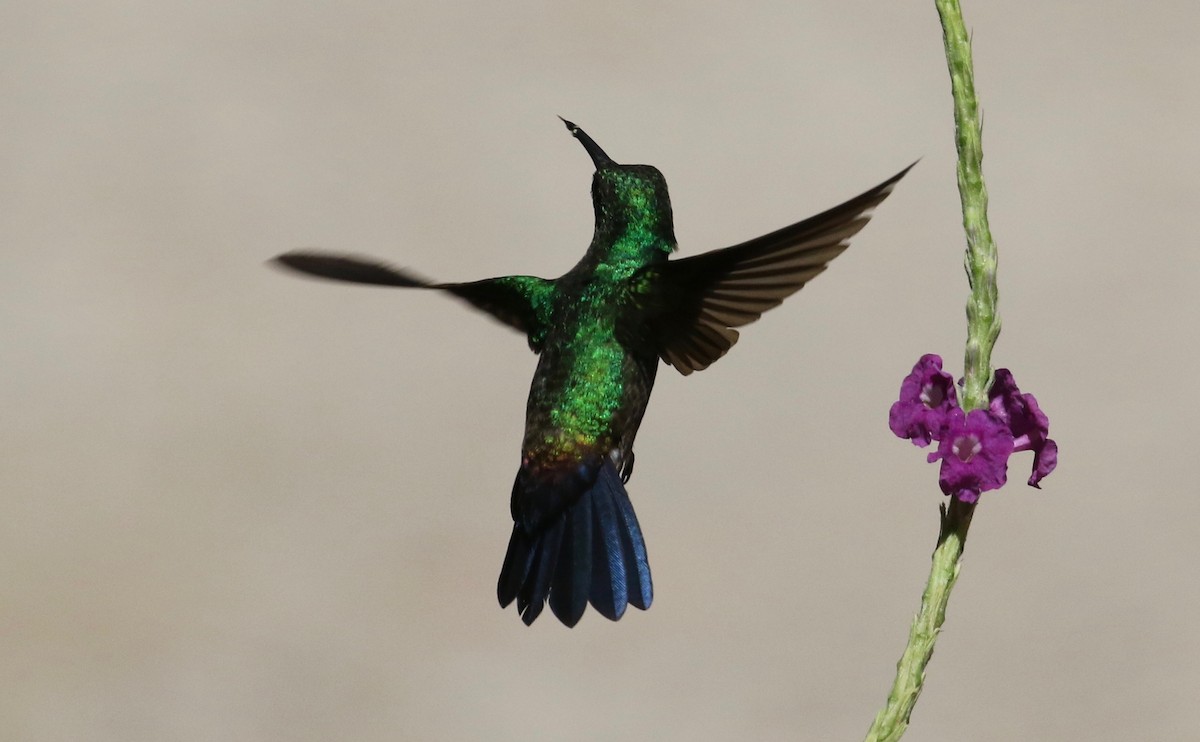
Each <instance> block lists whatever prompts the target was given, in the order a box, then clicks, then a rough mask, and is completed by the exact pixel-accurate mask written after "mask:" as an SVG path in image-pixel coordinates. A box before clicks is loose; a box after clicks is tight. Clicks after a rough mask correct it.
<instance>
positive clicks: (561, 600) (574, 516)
mask: <svg viewBox="0 0 1200 742" xmlns="http://www.w3.org/2000/svg"><path fill="white" fill-rule="evenodd" d="M587 473H588V474H590V475H591V476H585V477H583V478H582V479H581V478H579V477H569V478H557V479H553V480H551V481H549V482H545V483H543V482H540V481H538V480H537V478H535V477H534V476H532V475H531V474H529V473H528V472H526V471H525V470H522V471H521V472H520V473H518V475H517V481H516V484H515V485H514V488H513V518H514V520H515V521H516V523H514V524H513V532H512V537H511V539H510V540H509V544H508V552H507V554H506V555H505V558H504V566H503V567H501V570H500V579H499V582H498V584H497V595H498V597H499V599H500V605H501V606H503V607H507V606H508V604H509V603H511V602H513V600H514V599H515V600H516V601H517V611H518V612H519V613H520V614H521V618H522V620H523V621H524V622H525V623H526V624H532V623H533V621H534V620H535V619H536V618H537V617H538V616H539V615H540V614H541V612H542V609H543V608H544V606H545V604H546V601H547V600H549V603H550V610H551V611H553V613H554V615H555V616H557V617H558V619H559V620H560V621H562V622H563V623H564V624H566V625H567V626H574V625H575V624H576V623H577V622H578V621H579V619H580V617H581V616H582V615H583V613H584V610H585V609H586V608H587V604H588V603H589V602H590V603H591V604H592V606H593V607H595V608H596V610H597V611H598V612H599V613H600V614H601V615H603V616H604V617H606V618H608V619H610V620H613V621H615V620H617V619H619V618H620V617H621V616H622V615H624V613H625V609H626V607H627V606H628V605H633V606H635V607H637V608H640V609H643V610H645V609H646V608H649V607H650V603H651V601H652V600H653V587H652V584H651V581H650V565H649V563H648V562H647V560H646V544H645V542H644V541H643V539H642V532H641V528H640V527H639V526H638V522H637V516H636V515H635V514H634V512H633V504H632V503H630V501H629V495H628V493H626V491H625V487H624V485H623V484H622V483H621V476H620V474H619V473H618V472H617V469H616V467H615V466H614V465H613V463H612V461H611V460H610V459H609V458H608V457H604V458H603V459H602V460H601V462H600V464H599V466H598V467H596V468H595V469H592V470H590V471H588V472H587ZM564 484H566V485H568V486H564ZM569 485H574V486H569ZM551 488H553V489H551ZM564 489H565V490H566V491H563V490H564ZM572 489H575V490H576V491H577V492H578V494H574V493H572V492H571V490H572ZM580 489H581V490H582V491H581V492H579V491H578V490H580ZM555 500H557V501H558V502H563V501H565V502H567V503H569V504H567V505H566V506H565V507H561V506H560V508H559V509H558V510H557V511H554V510H549V509H543V508H544V506H545V504H546V503H548V502H553V501H555ZM524 503H528V504H529V505H531V506H532V507H524V506H523V504H524ZM530 510H536V511H538V512H537V516H536V517H533V518H530V517H526V516H527V515H528V513H527V511H530Z"/></svg>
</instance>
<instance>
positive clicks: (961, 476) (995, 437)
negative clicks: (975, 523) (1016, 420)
mask: <svg viewBox="0 0 1200 742" xmlns="http://www.w3.org/2000/svg"><path fill="white" fill-rule="evenodd" d="M1012 452H1013V436H1012V433H1010V432H1009V430H1008V426H1007V425H1005V424H1004V422H1003V421H1001V420H999V419H998V418H996V416H994V415H992V414H991V413H989V412H988V411H987V410H972V411H971V412H970V413H963V411H962V410H961V409H958V408H955V409H954V410H951V411H950V414H949V415H947V417H946V426H945V428H943V430H942V435H941V439H940V443H939V445H938V450H937V451H935V452H934V453H931V454H929V462H930V463H933V462H934V461H937V460H938V459H941V460H942V468H941V471H940V472H939V473H938V484H940V485H941V487H942V492H944V493H946V494H947V495H950V496H951V497H956V498H958V499H959V500H962V501H963V502H976V501H977V500H978V499H979V495H980V493H982V492H987V491H988V490H994V489H999V488H1000V487H1002V486H1004V482H1005V481H1006V480H1007V478H1008V457H1009V455H1010V454H1011V453H1012Z"/></svg>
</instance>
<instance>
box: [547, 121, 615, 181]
mask: <svg viewBox="0 0 1200 742" xmlns="http://www.w3.org/2000/svg"><path fill="white" fill-rule="evenodd" d="M558 118H559V119H560V120H561V121H562V122H563V123H564V124H566V125H567V131H569V132H571V136H573V137H575V138H576V139H578V140H579V143H580V144H582V145H583V148H584V149H586V150H587V153H588V154H589V155H590V156H591V158H592V162H594V163H595V164H596V169H597V170H603V169H604V168H606V167H611V166H613V165H616V164H617V163H615V162H613V161H612V158H611V157H609V156H608V155H606V154H604V150H602V149H600V145H599V144H596V140H594V139H592V138H591V137H589V136H588V135H587V132H585V131H584V130H583V129H580V128H579V127H578V126H576V125H575V124H573V123H571V122H570V121H567V120H566V119H564V118H563V117H562V116H559V117H558Z"/></svg>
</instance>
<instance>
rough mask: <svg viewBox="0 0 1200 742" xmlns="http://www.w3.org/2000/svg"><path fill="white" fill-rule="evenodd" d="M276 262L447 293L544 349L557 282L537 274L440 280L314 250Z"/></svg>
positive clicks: (334, 276)
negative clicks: (467, 281)
mask: <svg viewBox="0 0 1200 742" xmlns="http://www.w3.org/2000/svg"><path fill="white" fill-rule="evenodd" d="M274 262H276V263H278V264H279V265H282V266H284V267H286V268H290V269H291V270H294V271H298V272H300V273H304V274H306V275H309V276H317V277H319V278H327V279H331V280H334V281H346V282H349V283H363V284H368V285H372V286H399V287H402V288H417V289H437V290H439V291H446V292H448V293H451V294H453V295H454V296H457V297H458V298H460V299H462V300H464V301H466V302H467V303H469V304H470V305H471V306H473V307H475V308H476V309H479V310H481V311H484V312H487V313H488V314H490V315H491V316H493V317H495V318H496V319H498V320H500V321H501V322H503V323H504V324H506V325H508V326H509V327H512V328H514V329H516V330H519V331H521V332H523V333H525V335H526V337H527V338H528V339H529V347H531V348H533V350H535V351H538V350H540V348H541V343H542V340H543V339H544V337H545V333H546V330H547V328H548V326H549V314H550V310H551V307H550V302H551V298H552V294H553V291H554V282H553V281H548V280H546V279H544V278H537V277H536V276H501V277H500V278H488V279H484V280H482V281H472V282H470V283H436V282H433V281H430V280H428V279H426V278H423V277H421V276H418V275H416V274H415V273H411V272H409V271H405V270H401V269H399V268H393V267H392V266H390V265H387V264H386V263H383V262H380V261H377V260H373V259H371V258H360V257H357V256H353V255H337V254H332V253H322V252H310V251H296V252H289V253H284V254H283V255H280V256H279V257H277V258H275V259H274Z"/></svg>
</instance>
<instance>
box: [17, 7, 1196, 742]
mask: <svg viewBox="0 0 1200 742" xmlns="http://www.w3.org/2000/svg"><path fill="white" fill-rule="evenodd" d="M643 6H644V4H642V3H632V2H607V3H592V4H589V5H587V6H580V7H571V6H569V5H567V4H562V3H548V2H547V3H539V2H521V3H471V4H456V3H413V2H398V3H383V2H376V3H340V2H339V3H333V2H330V3H285V2H270V1H261V2H253V1H251V2H246V1H245V0H239V1H238V2H207V3H183V2H90V3H82V2H38V3H15V2H10V3H4V4H3V5H2V6H0V131H2V132H3V135H2V137H0V173H2V174H3V175H2V177H0V209H2V220H0V245H2V249H3V269H2V270H0V354H2V358H3V364H2V370H0V450H2V451H3V462H2V464H0V506H2V508H3V510H2V515H0V590H2V600H0V738H3V739H6V740H8V739H11V740H114V741H117V740H121V741H127V740H329V739H353V740H385V739H386V740H396V739H400V740H409V739H411V740H470V739H481V740H482V739H486V740H518V739H519V740H562V739H568V738H570V739H578V740H610V739H616V738H623V739H646V740H650V739H658V740H732V739H756V740H785V739H786V740H794V739H812V740H824V739H830V740H832V739H855V738H859V737H861V735H862V733H863V731H864V730H865V729H866V727H867V725H868V723H869V721H870V719H871V718H872V716H873V715H874V713H875V712H876V710H877V709H878V707H879V705H880V704H881V703H882V701H883V700H884V696H885V694H886V691H887V688H888V686H889V684H890V682H891V678H892V672H893V665H894V663H895V661H896V659H897V657H898V656H899V653H900V650H901V648H902V646H903V643H904V640H905V636H906V632H907V627H908V622H909V619H910V617H911V615H912V614H913V612H914V610H915V609H916V607H917V602H918V598H919V594H920V590H921V587H922V585H923V582H924V579H925V576H926V572H927V565H928V558H929V553H930V550H931V549H932V546H933V542H934V538H935V534H936V528H937V506H938V504H939V502H940V501H941V500H942V498H941V495H940V493H939V492H938V491H937V487H936V474H937V470H936V467H934V466H929V465H926V464H925V463H923V456H924V453H925V452H924V451H919V450H917V449H914V448H913V447H912V446H911V445H909V444H908V443H906V442H902V441H899V440H897V439H895V438H893V437H892V436H891V434H890V433H889V432H888V430H887V427H886V417H887V410H888V406H889V405H890V404H891V402H892V400H893V399H894V397H895V394H896V391H897V389H898V388H899V384H900V380H901V378H902V377H903V375H904V374H905V373H907V371H908V370H909V368H910V366H911V365H912V363H913V362H914V361H915V360H916V358H917V357H918V356H919V355H920V354H921V353H925V352H940V353H941V354H942V355H944V356H945V357H946V358H947V365H948V367H949V368H950V369H951V370H952V371H953V372H954V373H959V372H960V370H961V361H960V357H961V352H962V351H961V348H962V342H963V337H964V322H963V308H962V307H963V302H964V298H965V291H966V288H965V286H966V282H965V280H964V278H963V276H962V272H961V267H960V263H961V250H962V244H963V237H962V234H961V227H960V224H959V221H960V218H959V214H958V203H957V194H956V190H955V184H954V169H953V157H954V152H953V142H952V121H951V116H950V98H949V85H948V80H947V74H946V70H945V68H944V61H943V57H942V49H941V34H940V29H939V27H938V25H937V20H936V14H935V12H934V8H933V6H932V3H929V2H919V3H892V2H871V3H867V2H858V3H846V2H832V1H828V0H820V1H817V0H814V1H811V2H804V3H794V2H793V3H770V4H766V3H764V4H759V5H753V6H747V5H742V4H737V5H735V4H729V5H727V6H717V5H715V4H709V5H704V4H697V3H683V2H677V3H669V4H658V5H654V6H650V7H643ZM966 13H967V16H968V21H969V23H970V25H971V26H972V27H973V29H974V31H975V41H976V44H975V51H976V63H977V67H978V84H979V88H980V91H981V95H982V96H983V101H984V107H985V109H986V129H985V148H986V152H987V163H986V166H987V169H986V173H987V176H988V184H989V186H990V190H991V195H992V210H991V215H992V223H993V227H994V229H995V233H996V237H997V240H998V242H999V245H1000V250H1001V271H1000V280H1001V293H1002V306H1001V309H1002V312H1003V318H1004V323H1005V324H1004V328H1005V329H1004V334H1003V335H1002V337H1001V340H1000V344H999V346H998V348H997V352H996V356H995V360H996V364H997V365H999V366H1007V367H1010V368H1012V369H1014V371H1015V373H1016V377H1017V380H1018V382H1019V383H1020V384H1021V386H1022V387H1023V388H1024V389H1025V390H1026V391H1032V392H1034V393H1035V394H1036V395H1037V396H1038V398H1039V399H1040V400H1041V402H1042V404H1043V407H1044V408H1045V409H1046V410H1047V411H1048V412H1049V413H1050V415H1051V417H1052V419H1053V428H1052V432H1053V434H1054V437H1055V438H1057V439H1058V440H1059V442H1060V443H1061V446H1062V462H1061V468H1060V470H1059V471H1058V472H1056V473H1055V474H1054V475H1053V476H1052V477H1051V478H1050V479H1048V480H1047V481H1046V483H1045V489H1044V490H1043V491H1042V492H1037V491H1035V490H1032V489H1030V488H1028V487H1025V486H1024V484H1023V483H1022V482H1023V479H1024V477H1025V476H1026V473H1027V471H1028V467H1029V462H1030V458H1029V454H1023V455H1020V456H1018V457H1017V458H1016V459H1014V463H1013V465H1014V469H1013V477H1012V479H1013V483H1012V484H1010V486H1009V487H1008V488H1006V489H1005V490H1003V491H1002V492H999V493H994V494H991V495H988V496H986V500H985V502H984V505H983V507H982V508H981V510H980V512H979V513H978V515H977V517H976V520H975V526H974V529H973V531H972V535H971V541H970V544H969V545H968V550H967V559H966V563H965V566H964V569H963V575H962V579H961V581H960V583H959V588H958V590H957V591H956V593H955V595H954V599H953V601H952V603H951V606H950V613H949V620H948V624H947V629H946V631H945V632H944V634H943V637H942V641H941V643H940V644H939V647H938V652H937V656H936V657H935V659H934V662H933V664H932V666H931V669H930V673H929V682H928V685H927V687H926V691H925V694H924V696H923V698H922V702H921V704H920V705H919V706H918V708H917V711H916V714H915V717H914V720H913V721H914V726H913V728H912V731H911V734H910V737H909V738H910V739H913V740H961V739H969V740H1011V739H1034V740H1059V739H1104V740H1127V739H1183V738H1188V737H1189V736H1190V735H1192V734H1195V730H1196V727H1195V721H1194V720H1195V711H1196V702H1197V700H1198V699H1200V664H1198V663H1197V656H1198V651H1200V628H1198V627H1197V617H1196V613H1197V611H1198V609H1200V589H1198V587H1197V577H1196V569H1197V563H1198V562H1200V546H1197V542H1198V539H1197V534H1196V531H1197V526H1198V525H1200V501H1198V498H1197V485H1196V482H1195V474H1194V471H1195V463H1194V460H1195V458H1196V454H1195V451H1194V449H1195V441H1194V439H1192V437H1191V435H1192V434H1193V433H1194V432H1195V431H1196V429H1197V425H1196V418H1197V413H1200V404H1198V403H1197V401H1196V394H1195V391H1194V386H1195V378H1194V374H1195V369H1196V368H1197V365H1198V364H1200V353H1198V352H1197V350H1196V332H1195V329H1194V328H1195V321H1196V319H1197V316H1196V315H1197V311H1196V302H1195V300H1194V299H1193V292H1194V291H1195V286H1196V283H1197V279H1198V278H1200V258H1198V257H1197V255H1198V254H1200V253H1198V251H1197V246H1196V238H1195V228H1194V219H1195V210H1196V207H1197V204H1198V203H1200V190H1198V186H1197V178H1196V172H1197V167H1198V166H1200V147H1198V145H1197V137H1196V121H1197V119H1198V118H1200V93H1198V86H1197V84H1196V80H1197V76H1198V74H1200V54H1198V53H1197V51H1196V45H1195V38H1194V37H1195V31H1196V29H1197V27H1198V24H1200V5H1197V4H1196V3H1195V2H1192V1H1191V0H1188V1H1186V2H1185V1H1182V0H1181V1H1179V2H1165V3H1156V4H1152V5H1145V6H1138V7H1134V6H1130V5H1129V4H1127V3H1116V2H1088V3H1068V2H1057V3H1043V2H1014V3H985V2H971V3H969V4H968V7H967V8H966ZM555 114H562V115H564V116H567V117H569V118H572V119H574V120H575V121H577V122H579V123H580V124H581V125H582V126H584V127H585V128H586V129H587V130H588V131H589V132H590V133H591V134H593V135H594V136H595V137H596V139H597V140H598V141H599V142H600V143H601V144H602V145H603V146H604V147H605V148H606V149H607V150H608V152H609V153H610V154H611V155H612V156H613V157H614V158H615V159H617V160H618V161H623V162H646V163H651V164H654V165H657V166H658V167H659V168H661V169H662V171H663V172H664V173H665V174H666V176H667V178H668V180H669V182H670V184H671V187H672V197H673V200H674V205H675V215H676V224H677V233H678V237H679V241H680V245H681V253H682V254H684V255H690V254H695V253H697V252H699V251H702V250H707V249H711V248H715V247H721V246H724V245H727V244H731V243H733V242H737V241H740V240H742V239H745V238H748V237H752V236H755V235H757V234H760V233H762V232H765V231H768V230H770V229H774V228H776V227H779V226H781V225H783V224H786V223H789V222H791V221H794V220H796V219H799V218H802V217H804V216H807V215H809V214H811V213H813V212H815V211H818V210H820V209H823V208H825V207H828V206H831V205H833V204H834V203H837V202H839V201H840V200H842V199H844V198H847V197H849V196H851V195H853V194H855V193H857V192H859V191H861V190H863V189H865V188H867V187H869V186H871V185H873V184H875V183H876V182H878V181H880V180H882V179H883V178H885V177H887V176H888V175H890V174H892V173H893V172H895V171H896V170H898V169H899V168H900V167H902V166H903V165H906V164H907V163H909V162H910V161H912V160H913V159H915V158H917V157H922V158H923V159H922V161H921V163H920V165H918V167H917V168H916V169H915V170H914V171H913V172H912V173H911V175H910V176H909V177H908V179H907V180H906V181H904V182H903V183H902V184H901V185H900V187H899V188H898V190H897V191H896V193H895V195H894V196H893V197H892V198H891V200H889V201H888V202H887V203H886V204H885V205H884V206H883V207H881V208H880V210H879V212H878V213H877V217H876V219H875V220H874V221H873V222H872V224H871V225H870V226H869V227H868V228H867V229H866V230H865V231H864V232H863V233H862V235H861V236H860V237H859V239H857V240H856V242H855V244H854V246H853V248H852V249H851V250H850V251H849V252H848V253H847V254H846V255H845V256H843V257H842V258H841V259H839V260H838V261H837V262H836V263H835V264H834V265H833V267H832V268H831V269H830V271H829V272H828V273H826V274H825V275H824V276H822V277H821V278H820V279H819V280H818V281H817V282H815V283H814V284H813V285H812V286H810V287H809V288H807V289H805V290H804V291H803V292H802V293H801V294H799V295H798V296H796V297H795V298H793V299H792V300H790V301H789V302H788V303H787V304H786V305H785V306H784V307H782V308H780V309H778V310H775V311H774V312H772V313H770V314H769V315H767V317H766V318H764V319H763V321H761V322H760V323H758V324H757V325H755V326H752V327H750V328H747V331H746V332H745V333H744V335H743V340H742V342H741V343H740V344H739V345H738V346H737V347H736V348H735V349H734V352H733V353H731V354H730V356H728V357H727V358H725V359H724V360H722V361H721V362H720V363H718V364H717V365H716V366H714V367H713V368H712V369H710V370H708V371H706V372H704V373H701V374H697V375H695V376H693V377H690V378H687V379H683V378H682V377H680V376H678V375H677V374H675V373H674V372H673V371H671V370H670V369H666V368H664V369H663V371H662V373H661V375H660V381H659V385H658V389H657V391H656V392H655V398H654V401H653V403H652V404H651V406H650V410H649V414H648V416H647V419H646V423H645V425H644V426H643V429H642V434H641V436H640V439H639V445H638V448H637V452H638V471H637V473H636V476H635V477H634V479H633V481H632V483H631V487H630V489H631V493H632V496H633V499H634V502H635V504H636V506H637V509H638V513H639V515H640V517H641V521H642V524H643V526H644V529H645V532H646V535H647V540H648V542H649V547H650V553H651V557H652V561H653V565H654V577H655V584H656V587H657V596H656V601H655V604H654V607H653V609H652V610H650V611H649V612H647V613H641V612H638V611H633V612H632V613H631V615H629V616H627V617H626V618H625V619H624V620H622V621H621V622H620V623H619V624H610V623H609V622H607V621H604V620H602V619H600V618H599V617H598V616H597V615H596V614H595V613H594V612H590V613H589V614H588V615H587V616H586V617H585V618H584V620H583V621H582V623H581V625H580V626H578V627H577V628H576V629H574V630H571V631H568V630H566V629H564V628H563V627H561V626H560V625H558V624H556V623H555V622H554V621H553V620H551V619H550V618H549V617H548V616H547V617H546V618H543V620H541V621H539V622H538V623H537V624H536V625H535V626H534V627H533V628H532V629H526V628H525V627H524V626H522V625H521V624H520V621H519V620H518V618H517V615H516V613H515V612H514V611H512V610H511V609H510V610H509V611H507V612H504V611H501V610H500V609H499V608H498V607H497V606H496V604H495V597H494V589H495V577H496V573H497V571H498V569H499V566H500V561H501V558H502V556H503V552H504V547H505V544H506V542H507V538H508V531H509V527H510V522H509V517H508V502H507V500H508V493H509V489H510V486H511V481H512V477H513V474H514V473H515V471H516V466H517V463H518V447H519V443H520V438H521V430H522V422H523V419H522V418H523V412H524V403H525V394H526V391H527V385H528V382H529V377H530V375H531V373H532V370H533V367H534V360H535V359H534V357H533V356H532V355H531V354H530V353H529V352H528V350H527V349H526V348H525V345H524V342H523V341H522V340H521V338H520V337H518V336H517V335H515V334H514V333H511V332H509V331H507V330H505V329H504V328H502V327H500V326H498V325H496V324H495V323H493V322H491V321H489V320H488V319H486V318H484V317H482V316H479V315H476V314H473V313H471V312H470V311H468V310H466V309H464V308H463V307H461V306H460V305H458V304H456V303H454V302H452V301H450V300H448V299H445V298H442V297H438V296H433V295H428V294H418V293H404V292H395V291H387V290H381V289H369V288H357V287H350V286H335V285H331V284H319V283H316V282H308V281H303V280H299V279H296V278H293V277H290V276H285V275H283V274H282V273H279V272H277V271H274V270H271V269H269V268H267V267H265V266H264V261H265V260H266V259H268V258H269V257H270V256H272V255H274V254H276V253H279V252H282V251H284V250H288V249H293V248H296V247H303V246H320V247H324V248H328V249H337V250H348V251H356V252H362V253H368V254H374V255H379V256H381V257H385V258H387V259H389V260H391V261H393V262H396V263H398V264H401V265H408V266H412V267H414V268H416V269H419V270H421V271H424V272H426V273H428V274H429V275H432V276H435V277H438V278H442V279H445V280H466V279H472V278H479V277H484V276H490V275H498V274H504V273H535V274H540V275H546V276H555V275H558V274H560V273H561V272H563V271H565V270H566V269H567V268H569V267H570V266H571V265H572V264H573V263H574V262H575V260H577V259H578V257H579V256H580V254H581V253H582V251H583V249H584V247H585V246H586V244H587V242H588V240H589V238H590V236H591V229H592V224H591V207H590V202H589V198H588V187H589V184H590V177H591V165H590V162H589V161H588V159H587V157H586V155H585V153H584V152H583V150H582V149H581V148H580V147H579V146H578V144H577V143H576V142H575V141H573V140H572V139H571V138H570V137H569V136H568V135H567V133H566V132H565V131H564V130H563V128H562V125H561V124H560V123H559V121H558V120H557V119H556V118H554V116H555Z"/></svg>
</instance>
